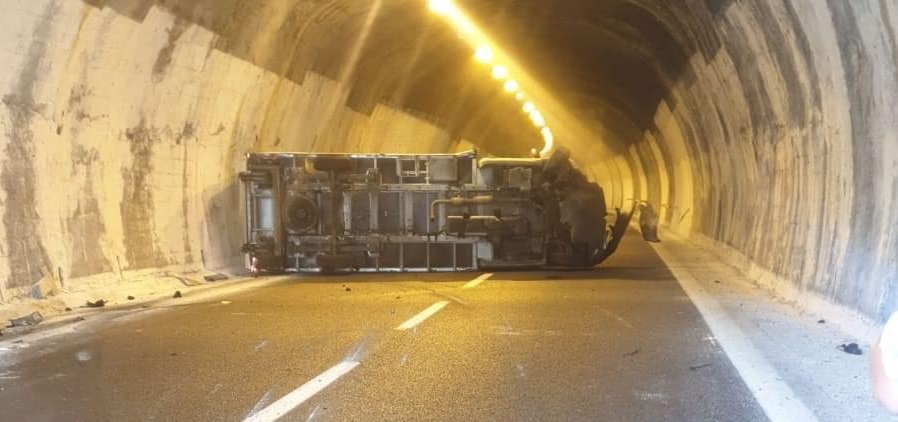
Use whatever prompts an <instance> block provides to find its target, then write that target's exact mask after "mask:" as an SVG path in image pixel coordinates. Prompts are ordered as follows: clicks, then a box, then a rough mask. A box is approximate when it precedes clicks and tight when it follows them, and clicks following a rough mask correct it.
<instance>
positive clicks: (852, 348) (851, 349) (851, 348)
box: [838, 343, 864, 355]
mask: <svg viewBox="0 0 898 422" xmlns="http://www.w3.org/2000/svg"><path fill="white" fill-rule="evenodd" d="M838 349H839V350H841V351H843V352H845V353H848V354H850V355H862V354H864V351H863V350H861V348H860V346H858V345H857V343H845V344H840V345H839V347H838Z"/></svg>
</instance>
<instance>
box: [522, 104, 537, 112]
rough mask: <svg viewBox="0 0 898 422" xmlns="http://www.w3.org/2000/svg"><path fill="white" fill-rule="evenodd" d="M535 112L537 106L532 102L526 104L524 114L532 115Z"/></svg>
mask: <svg viewBox="0 0 898 422" xmlns="http://www.w3.org/2000/svg"><path fill="white" fill-rule="evenodd" d="M534 110H536V105H534V104H533V103H531V102H530V101H527V102H526V103H524V113H527V114H530V113H533V111H534Z"/></svg>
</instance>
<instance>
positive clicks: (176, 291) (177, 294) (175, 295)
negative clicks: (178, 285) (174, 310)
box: [172, 290, 181, 299]
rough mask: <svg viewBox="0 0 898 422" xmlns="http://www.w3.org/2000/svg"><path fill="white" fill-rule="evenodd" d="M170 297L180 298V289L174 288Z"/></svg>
mask: <svg viewBox="0 0 898 422" xmlns="http://www.w3.org/2000/svg"><path fill="white" fill-rule="evenodd" d="M172 298H173V299H180V298H181V291H180V290H175V294H174V295H172Z"/></svg>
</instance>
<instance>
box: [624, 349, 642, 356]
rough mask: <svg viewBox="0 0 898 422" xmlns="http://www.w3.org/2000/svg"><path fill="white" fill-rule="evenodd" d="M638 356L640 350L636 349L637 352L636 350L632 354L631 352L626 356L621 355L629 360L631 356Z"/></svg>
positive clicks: (625, 354)
mask: <svg viewBox="0 0 898 422" xmlns="http://www.w3.org/2000/svg"><path fill="white" fill-rule="evenodd" d="M638 354H639V349H636V350H634V351H632V352H630V353H624V354H623V355H621V356H623V357H625V358H628V357H631V356H636V355H638Z"/></svg>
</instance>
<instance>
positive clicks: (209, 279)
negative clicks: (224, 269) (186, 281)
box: [203, 274, 230, 281]
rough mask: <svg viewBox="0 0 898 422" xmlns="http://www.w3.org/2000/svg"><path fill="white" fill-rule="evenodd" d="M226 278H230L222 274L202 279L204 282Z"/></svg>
mask: <svg viewBox="0 0 898 422" xmlns="http://www.w3.org/2000/svg"><path fill="white" fill-rule="evenodd" d="M228 278H230V277H228V276H226V275H224V274H212V275H207V276H205V277H203V279H204V280H206V281H222V280H227V279H228Z"/></svg>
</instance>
